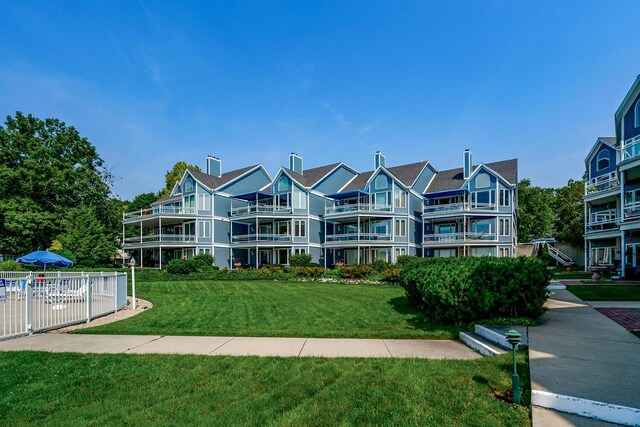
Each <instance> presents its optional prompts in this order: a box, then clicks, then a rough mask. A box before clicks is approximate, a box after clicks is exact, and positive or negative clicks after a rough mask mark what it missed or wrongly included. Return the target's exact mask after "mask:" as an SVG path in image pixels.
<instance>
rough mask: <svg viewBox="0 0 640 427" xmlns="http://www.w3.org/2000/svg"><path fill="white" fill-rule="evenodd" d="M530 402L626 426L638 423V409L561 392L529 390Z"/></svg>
mask: <svg viewBox="0 0 640 427" xmlns="http://www.w3.org/2000/svg"><path fill="white" fill-rule="evenodd" d="M531 404H532V405H536V406H540V407H542V408H548V409H554V410H556V411H560V412H566V413H569V414H576V415H580V416H582V417H586V418H594V419H596V420H601V421H608V422H611V423H617V424H622V425H627V426H637V425H640V409H638V408H631V407H629V406H621V405H614V404H612V403H606V402H598V401H596V400H589V399H583V398H580V397H573V396H566V395H563V394H557V393H549V392H547V391H541V390H531Z"/></svg>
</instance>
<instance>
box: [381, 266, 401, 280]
mask: <svg viewBox="0 0 640 427" xmlns="http://www.w3.org/2000/svg"><path fill="white" fill-rule="evenodd" d="M380 274H381V275H382V280H383V281H385V282H387V283H394V284H398V283H400V267H389V268H387V269H386V270H382V273H380Z"/></svg>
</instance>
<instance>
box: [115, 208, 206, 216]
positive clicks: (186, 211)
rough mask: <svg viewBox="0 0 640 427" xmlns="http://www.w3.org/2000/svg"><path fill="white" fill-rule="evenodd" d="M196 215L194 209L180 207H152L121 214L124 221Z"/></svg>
mask: <svg viewBox="0 0 640 427" xmlns="http://www.w3.org/2000/svg"><path fill="white" fill-rule="evenodd" d="M196 213H197V209H196V208H183V207H180V206H154V207H151V208H149V209H140V210H139V211H134V212H127V213H125V214H123V217H124V219H131V218H141V217H145V216H151V215H160V214H170V215H195V214H196Z"/></svg>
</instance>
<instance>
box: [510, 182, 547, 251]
mask: <svg viewBox="0 0 640 427" xmlns="http://www.w3.org/2000/svg"><path fill="white" fill-rule="evenodd" d="M553 206H554V194H553V189H552V188H541V187H533V186H532V185H531V181H530V180H528V179H523V180H521V181H520V182H519V183H518V240H519V241H520V242H528V241H530V240H532V239H535V238H538V237H552V236H553V226H554V222H555V218H556V217H555V215H554V213H553Z"/></svg>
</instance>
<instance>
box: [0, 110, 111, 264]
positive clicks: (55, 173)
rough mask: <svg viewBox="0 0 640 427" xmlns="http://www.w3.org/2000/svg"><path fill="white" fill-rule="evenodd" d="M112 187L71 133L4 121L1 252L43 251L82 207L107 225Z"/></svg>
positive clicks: (54, 125)
mask: <svg viewBox="0 0 640 427" xmlns="http://www.w3.org/2000/svg"><path fill="white" fill-rule="evenodd" d="M111 183H112V176H111V175H110V174H109V173H108V171H107V170H106V169H105V168H104V162H103V160H102V159H101V158H100V156H99V155H98V153H97V151H96V149H95V147H94V146H93V145H92V144H91V143H90V142H89V140H87V138H85V137H82V136H80V134H79V133H78V131H77V130H76V129H75V128H74V127H72V126H67V125H66V124H65V123H63V122H61V121H60V120H57V119H52V118H49V119H45V120H41V119H38V118H36V117H34V116H32V115H26V116H25V115H24V114H22V113H20V112H16V114H15V117H10V116H9V117H7V118H6V121H5V123H4V125H0V200H2V203H0V250H2V251H8V252H14V253H24V252H28V251H30V250H33V249H37V248H42V249H43V248H46V247H48V246H49V244H50V243H51V240H52V239H53V236H55V235H57V234H58V233H60V232H61V231H62V222H63V221H62V219H63V218H64V217H65V216H66V213H67V212H68V211H69V210H70V209H72V208H74V207H77V206H79V205H82V204H84V205H87V206H94V207H96V208H98V212H101V214H102V215H104V216H105V218H103V221H104V222H107V220H106V218H107V217H108V216H109V213H108V212H109V211H108V203H109V196H110V193H111V190H110V186H111ZM104 222H103V224H104Z"/></svg>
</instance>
